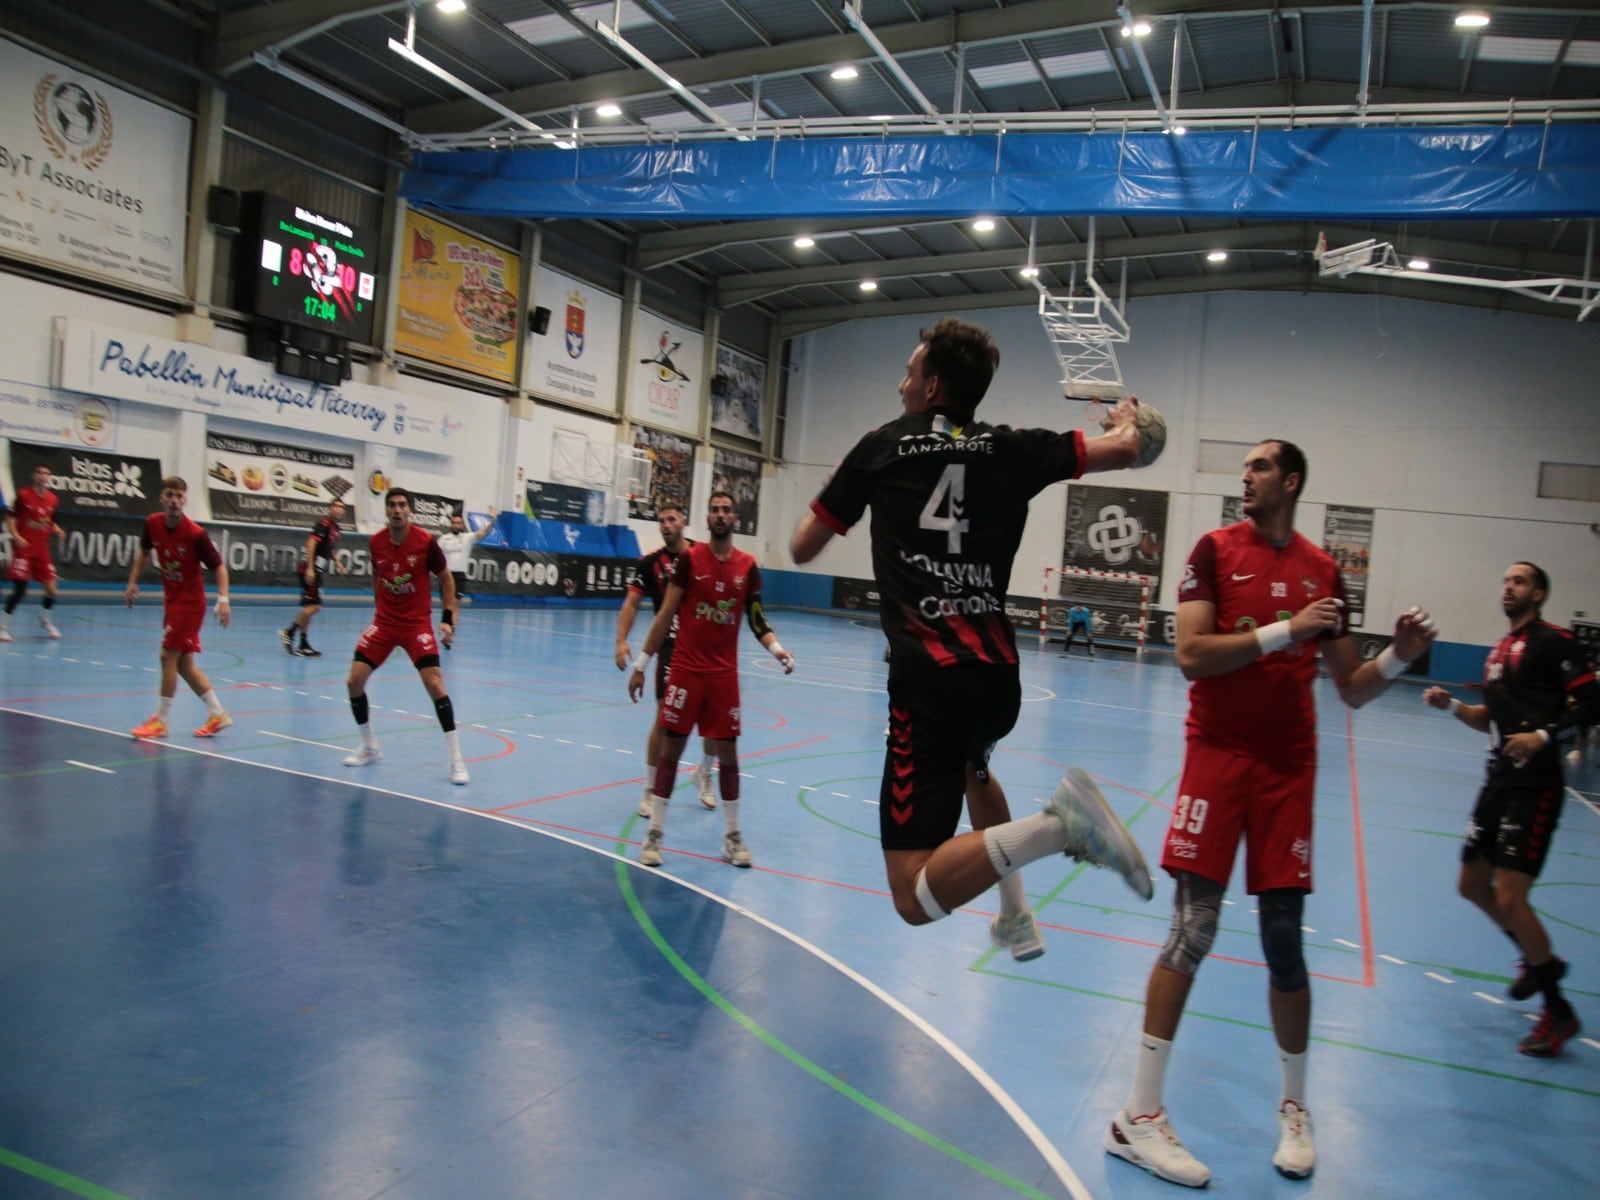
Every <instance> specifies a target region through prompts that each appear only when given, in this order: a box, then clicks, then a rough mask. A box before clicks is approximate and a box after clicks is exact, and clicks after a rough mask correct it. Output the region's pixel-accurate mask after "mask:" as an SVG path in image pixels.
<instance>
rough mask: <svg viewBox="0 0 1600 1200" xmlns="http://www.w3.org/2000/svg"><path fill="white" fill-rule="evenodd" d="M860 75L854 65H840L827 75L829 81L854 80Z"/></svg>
mask: <svg viewBox="0 0 1600 1200" xmlns="http://www.w3.org/2000/svg"><path fill="white" fill-rule="evenodd" d="M859 74H861V72H860V71H858V70H856V65H855V63H840V64H839V65H838V66H837V67H835V68H834V69H833V70H832V71H831V72H830V73H829V75H828V78H829V79H854V78H855V77H856V76H857V75H859Z"/></svg>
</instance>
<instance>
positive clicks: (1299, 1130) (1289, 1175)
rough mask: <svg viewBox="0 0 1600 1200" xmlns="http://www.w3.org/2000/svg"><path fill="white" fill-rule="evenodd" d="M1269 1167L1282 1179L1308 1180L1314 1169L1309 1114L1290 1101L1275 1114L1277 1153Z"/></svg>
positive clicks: (1314, 1157)
mask: <svg viewBox="0 0 1600 1200" xmlns="http://www.w3.org/2000/svg"><path fill="white" fill-rule="evenodd" d="M1272 1165H1273V1166H1275V1167H1277V1168H1278V1174H1279V1175H1282V1176H1283V1177H1284V1178H1285V1179H1309V1178H1311V1172H1313V1171H1315V1170H1316V1169H1317V1147H1316V1145H1315V1143H1313V1142H1312V1140H1311V1114H1310V1113H1309V1112H1307V1111H1306V1110H1305V1109H1304V1108H1302V1107H1300V1105H1298V1104H1296V1103H1295V1102H1294V1101H1293V1100H1285V1101H1284V1102H1283V1107H1282V1108H1280V1109H1279V1110H1278V1150H1277V1153H1275V1154H1274V1155H1273V1156H1272Z"/></svg>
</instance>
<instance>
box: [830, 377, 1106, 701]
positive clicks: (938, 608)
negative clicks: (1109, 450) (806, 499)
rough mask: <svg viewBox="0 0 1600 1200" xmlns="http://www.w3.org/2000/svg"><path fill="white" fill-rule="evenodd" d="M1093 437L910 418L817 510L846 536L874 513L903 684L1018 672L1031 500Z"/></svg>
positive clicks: (855, 464)
mask: <svg viewBox="0 0 1600 1200" xmlns="http://www.w3.org/2000/svg"><path fill="white" fill-rule="evenodd" d="M1083 457H1084V445H1083V433H1082V432H1081V431H1078V430H1071V431H1068V432H1065V433H1057V432H1055V431H1053V430H1048V429H1012V428H1010V427H1009V426H1006V425H986V424H984V423H983V422H981V421H965V422H963V421H961V419H960V417H959V415H958V414H956V413H954V412H951V411H950V410H948V409H939V408H935V409H930V410H928V411H927V412H922V413H907V414H905V415H904V416H902V417H900V418H899V419H897V420H894V421H891V422H890V423H889V424H887V425H884V426H882V427H881V428H879V429H875V430H873V431H872V432H871V433H869V434H867V435H866V437H864V438H862V439H861V440H860V441H859V442H857V443H856V446H855V448H854V449H853V450H851V451H850V453H849V454H847V455H845V458H844V461H843V462H841V463H840V464H839V469H838V470H837V471H836V472H835V473H834V476H833V478H832V479H830V480H829V481H828V482H827V484H825V485H824V486H823V489H822V492H821V494H820V495H818V496H817V498H816V499H815V500H814V501H812V503H811V511H812V512H813V513H815V514H816V517H817V520H819V521H821V522H822V523H823V524H824V525H825V526H827V527H828V528H829V529H831V530H832V531H833V532H834V533H837V534H842V533H845V532H847V531H848V530H849V529H850V528H851V527H852V526H853V525H855V524H856V523H857V522H858V521H860V520H861V517H862V516H863V514H864V513H865V512H866V510H867V509H868V508H869V507H870V508H871V509H872V524H871V533H872V570H873V574H874V575H875V576H876V577H877V581H878V588H879V593H880V595H881V596H882V602H881V605H880V613H879V619H880V620H881V621H882V624H883V631H884V633H885V634H886V635H887V636H888V638H889V646H890V655H891V657H890V670H889V673H890V675H891V676H892V677H894V678H896V679H902V678H905V677H908V676H911V675H914V674H918V673H926V672H929V671H936V670H938V669H939V668H943V667H950V666H954V665H956V664H957V663H1012V664H1014V663H1016V661H1017V644H1016V634H1015V632H1014V631H1013V629H1012V628H1011V622H1010V620H1008V619H1007V617H1006V611H1005V600H1006V590H1007V587H1008V586H1009V584H1010V582H1011V564H1012V561H1013V560H1014V559H1015V558H1016V554H1017V547H1018V545H1019V544H1020V543H1021V541H1022V529H1023V526H1024V525H1025V524H1026V523H1027V519H1028V502H1029V501H1030V500H1031V499H1033V497H1034V496H1035V495H1037V494H1038V493H1039V492H1041V491H1043V490H1044V489H1045V488H1046V487H1048V486H1049V485H1050V484H1052V483H1057V482H1059V481H1061V480H1064V479H1076V478H1077V477H1078V476H1079V475H1081V474H1082V473H1083Z"/></svg>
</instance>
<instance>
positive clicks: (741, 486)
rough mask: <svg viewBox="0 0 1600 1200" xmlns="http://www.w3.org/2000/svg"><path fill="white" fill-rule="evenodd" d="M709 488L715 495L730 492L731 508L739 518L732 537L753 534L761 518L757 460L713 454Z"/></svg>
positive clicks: (733, 455)
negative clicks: (738, 534) (731, 496)
mask: <svg viewBox="0 0 1600 1200" xmlns="http://www.w3.org/2000/svg"><path fill="white" fill-rule="evenodd" d="M711 488H712V490H713V491H717V492H732V493H733V504H734V508H735V509H736V510H737V511H738V514H739V523H738V524H737V525H736V526H734V530H733V531H734V532H735V533H752V534H753V533H755V532H756V524H757V522H758V521H759V520H760V518H761V460H760V459H759V458H751V457H750V455H748V454H735V453H734V452H733V451H731V450H717V451H715V452H714V456H713V459H712V467H711Z"/></svg>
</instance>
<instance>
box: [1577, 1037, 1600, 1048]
mask: <svg viewBox="0 0 1600 1200" xmlns="http://www.w3.org/2000/svg"><path fill="white" fill-rule="evenodd" d="M1578 1040H1579V1041H1580V1042H1582V1043H1583V1044H1584V1045H1585V1046H1593V1047H1594V1048H1595V1049H1596V1050H1600V1042H1597V1041H1595V1040H1594V1039H1593V1038H1579V1039H1578Z"/></svg>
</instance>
